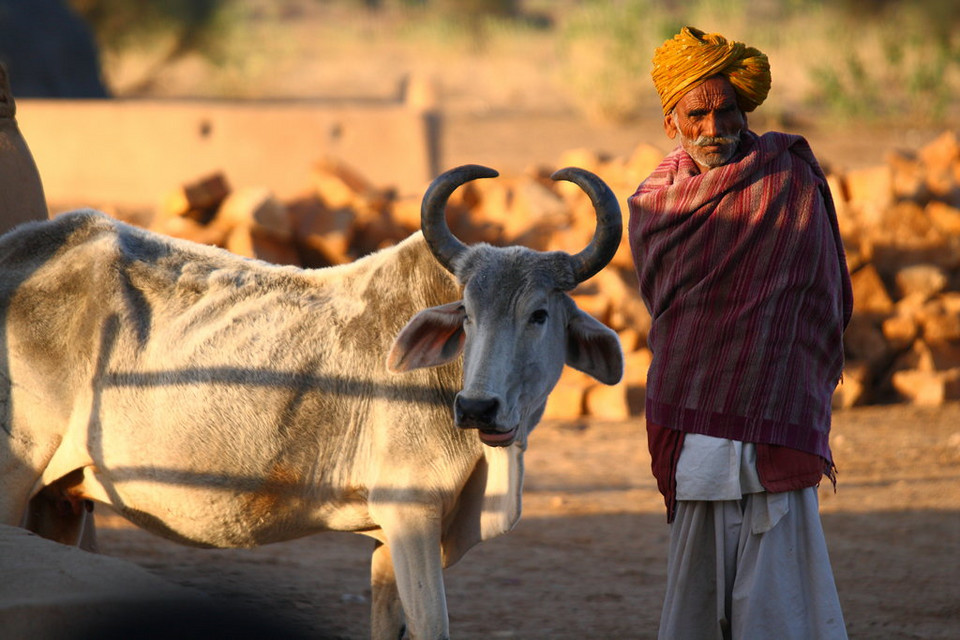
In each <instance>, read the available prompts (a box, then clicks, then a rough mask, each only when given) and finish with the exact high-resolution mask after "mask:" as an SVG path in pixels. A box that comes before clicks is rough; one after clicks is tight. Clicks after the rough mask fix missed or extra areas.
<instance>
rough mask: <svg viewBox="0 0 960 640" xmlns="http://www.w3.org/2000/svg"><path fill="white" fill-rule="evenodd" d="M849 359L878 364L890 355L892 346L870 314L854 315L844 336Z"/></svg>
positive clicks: (845, 349) (844, 344) (845, 350)
mask: <svg viewBox="0 0 960 640" xmlns="http://www.w3.org/2000/svg"><path fill="white" fill-rule="evenodd" d="M843 346H844V352H845V353H846V355H847V357H848V358H851V359H853V360H862V361H864V362H870V363H877V362H881V361H883V360H884V359H886V358H887V357H888V356H889V355H890V345H889V344H888V343H887V340H886V338H885V337H884V335H883V331H882V330H881V328H880V326H879V325H878V323H877V321H876V320H875V319H874V318H873V317H871V316H870V315H868V314H854V315H853V317H852V318H851V319H850V324H849V325H847V330H846V331H845V332H844V334H843Z"/></svg>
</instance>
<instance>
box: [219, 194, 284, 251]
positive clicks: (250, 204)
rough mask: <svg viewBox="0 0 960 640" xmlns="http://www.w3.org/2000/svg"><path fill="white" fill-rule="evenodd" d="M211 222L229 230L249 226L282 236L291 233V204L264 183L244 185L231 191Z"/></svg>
mask: <svg viewBox="0 0 960 640" xmlns="http://www.w3.org/2000/svg"><path fill="white" fill-rule="evenodd" d="M211 224H213V225H216V226H218V227H222V228H224V229H227V230H230V229H233V228H234V227H237V226H243V227H249V228H251V229H256V230H257V231H258V232H259V233H261V234H269V235H272V236H274V237H275V238H277V239H281V240H289V239H290V236H291V225H290V218H289V216H288V215H287V208H286V207H285V206H284V204H283V203H282V202H280V201H279V200H277V199H276V198H275V197H274V196H273V194H272V193H271V192H270V190H269V189H266V188H264V187H242V188H240V189H237V190H235V191H233V192H232V193H230V194H229V195H228V196H227V197H226V198H225V199H224V200H223V203H222V204H221V205H220V208H219V209H218V210H217V215H216V217H214V219H213V220H212V222H211Z"/></svg>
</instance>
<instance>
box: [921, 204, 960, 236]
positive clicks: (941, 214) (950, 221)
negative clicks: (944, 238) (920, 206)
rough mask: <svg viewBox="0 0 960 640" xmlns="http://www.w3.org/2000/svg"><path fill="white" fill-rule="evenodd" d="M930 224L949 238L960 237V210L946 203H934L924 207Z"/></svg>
mask: <svg viewBox="0 0 960 640" xmlns="http://www.w3.org/2000/svg"><path fill="white" fill-rule="evenodd" d="M924 213H925V214H926V215H927V217H928V218H929V219H930V222H931V223H932V224H933V226H934V227H936V228H937V229H938V230H939V231H941V232H942V233H944V234H946V235H948V236H957V235H960V209H958V208H957V207H953V206H950V205H949V204H947V203H945V202H939V201H936V200H934V201H932V202H929V203H927V206H926V207H924Z"/></svg>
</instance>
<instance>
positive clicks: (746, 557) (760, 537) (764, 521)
mask: <svg viewBox="0 0 960 640" xmlns="http://www.w3.org/2000/svg"><path fill="white" fill-rule="evenodd" d="M702 438H707V437H706V436H699V437H697V438H691V436H690V435H688V436H687V438H686V439H685V442H684V450H683V453H682V454H681V457H680V463H679V464H678V468H677V497H678V501H677V513H676V519H675V520H674V522H673V524H672V525H671V535H670V553H669V557H668V561H667V572H668V574H667V593H666V598H665V601H664V605H663V612H662V615H661V620H660V635H659V637H660V638H661V640H714V639H716V640H727V639H732V640H828V639H829V640H833V639H844V640H845V639H846V637H847V634H846V628H845V626H844V622H843V613H842V611H841V609H840V601H839V598H838V596H837V588H836V584H835V582H834V579H833V572H832V570H831V567H830V558H829V555H828V553H827V545H826V540H825V539H824V535H823V527H822V525H821V523H820V513H819V506H818V500H817V489H816V487H809V488H807V489H802V490H799V491H791V492H786V493H777V494H771V493H766V492H763V491H760V492H755V491H753V490H754V489H756V488H757V487H758V486H759V480H758V478H757V477H756V466H755V463H754V451H753V447H752V446H750V445H746V446H744V445H743V444H742V443H739V442H732V441H717V439H715V438H707V439H706V440H703V439H702ZM688 443H689V444H690V447H689V449H688ZM728 447H733V449H729V448H728ZM741 447H742V448H741ZM718 453H719V454H720V455H719V456H718V455H717V454H718ZM701 454H702V455H701ZM731 458H735V459H736V460H737V461H738V462H740V463H742V464H737V465H735V466H734V467H733V470H734V471H735V473H726V474H723V473H721V474H720V475H717V474H716V473H714V472H715V471H716V469H715V468H713V469H711V465H714V464H719V465H720V466H721V467H723V466H725V465H726V463H727V462H729V461H730V460H731ZM727 468H729V466H727ZM701 480H702V482H701ZM760 488H761V489H762V487H760ZM731 492H733V493H734V494H739V496H735V495H730V494H731ZM705 494H706V495H711V496H718V495H719V496H720V497H721V499H704V498H699V497H697V498H691V496H700V495H705ZM729 498H733V499H729Z"/></svg>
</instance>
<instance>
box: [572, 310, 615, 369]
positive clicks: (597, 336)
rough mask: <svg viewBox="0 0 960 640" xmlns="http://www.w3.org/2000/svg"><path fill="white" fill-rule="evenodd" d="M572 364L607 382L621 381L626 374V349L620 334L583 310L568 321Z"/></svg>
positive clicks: (577, 311)
mask: <svg viewBox="0 0 960 640" xmlns="http://www.w3.org/2000/svg"><path fill="white" fill-rule="evenodd" d="M566 362H567V364H568V365H570V366H571V367H573V368H574V369H577V370H579V371H583V372H584V373H586V374H589V375H591V376H593V377H594V378H596V379H597V380H599V381H600V382H602V383H604V384H617V383H618V382H620V378H622V377H623V349H622V348H621V347H620V338H618V337H617V334H616V333H615V332H614V331H613V330H612V329H610V328H609V327H607V326H606V325H604V324H603V323H602V322H600V321H599V320H597V319H595V318H594V317H593V316H591V315H590V314H588V313H585V312H584V311H582V310H581V309H575V311H574V312H573V315H572V316H571V317H570V321H569V322H568V323H567V359H566Z"/></svg>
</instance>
